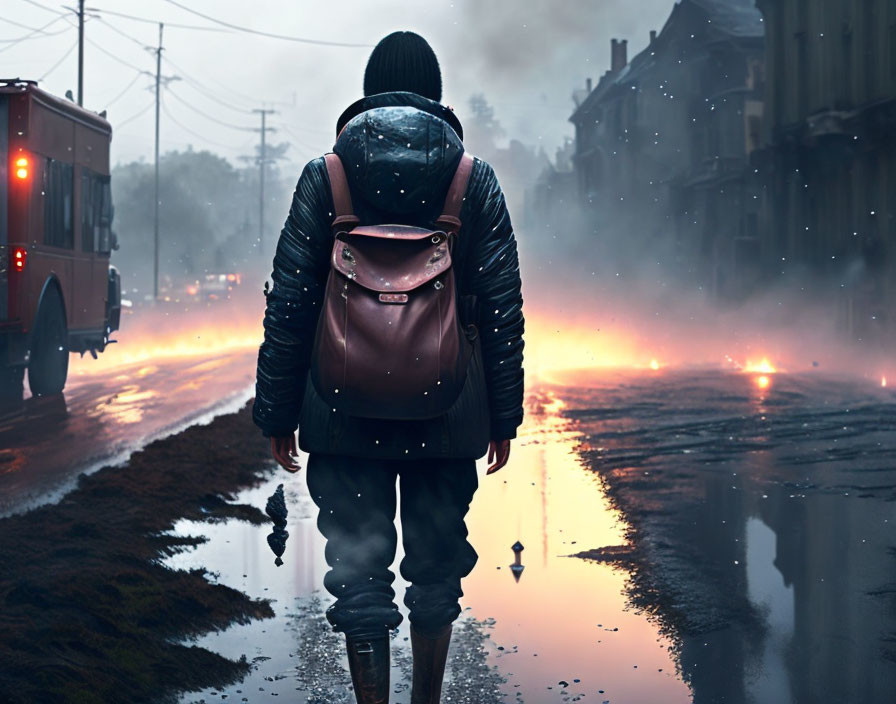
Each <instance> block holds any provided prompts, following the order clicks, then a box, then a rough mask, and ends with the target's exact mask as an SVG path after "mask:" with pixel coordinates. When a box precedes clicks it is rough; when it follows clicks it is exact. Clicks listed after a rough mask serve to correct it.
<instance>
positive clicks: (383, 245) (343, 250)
mask: <svg viewBox="0 0 896 704" xmlns="http://www.w3.org/2000/svg"><path fill="white" fill-rule="evenodd" d="M357 229H359V228H356V229H355V230H354V231H353V232H352V233H350V235H349V236H348V237H339V238H337V240H336V242H335V245H334V247H333V256H332V262H331V264H332V267H333V269H334V270H335V271H337V272H339V273H340V274H342V275H343V276H344V277H346V278H347V279H351V280H352V281H354V282H355V283H357V284H359V285H361V286H363V287H364V288H367V289H369V290H371V291H376V292H378V293H407V292H409V291H413V290H414V289H416V288H419V287H420V286H422V285H423V284H425V283H427V282H428V281H431V280H432V279H434V278H436V277H437V276H439V275H440V274H442V273H444V272H445V271H447V270H448V269H450V267H451V252H450V250H449V248H448V242H447V235H445V233H444V232H438V233H436V232H432V231H429V230H420V229H418V228H405V229H415V230H418V232H417V233H414V234H415V235H416V234H420V235H421V236H420V237H417V238H416V239H411V238H410V237H409V236H408V235H409V234H410V233H406V232H405V233H403V234H404V235H405V238H403V239H389V238H388V237H383V236H380V235H375V236H369V237H362V236H356V235H355V233H356V232H357ZM368 229H371V228H368ZM381 229H383V230H387V229H390V228H388V227H384V228H381ZM396 261H400V262H401V266H400V267H397V266H396Z"/></svg>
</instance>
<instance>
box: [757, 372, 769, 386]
mask: <svg viewBox="0 0 896 704" xmlns="http://www.w3.org/2000/svg"><path fill="white" fill-rule="evenodd" d="M771 383H772V380H771V379H770V378H769V377H767V376H765V375H762V376H760V377H757V378H756V385H757V386H758V387H759V388H760V389H767V388H768V387H769V386H770V385H771Z"/></svg>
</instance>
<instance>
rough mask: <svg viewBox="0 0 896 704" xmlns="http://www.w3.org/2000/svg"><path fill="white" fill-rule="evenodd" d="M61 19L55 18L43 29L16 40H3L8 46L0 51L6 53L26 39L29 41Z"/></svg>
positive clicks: (39, 28)
mask: <svg viewBox="0 0 896 704" xmlns="http://www.w3.org/2000/svg"><path fill="white" fill-rule="evenodd" d="M61 19H63V17H62V16H60V17H57V18H56V19H55V20H50V21H49V22H47V23H46V24H45V25H44V26H43V27H38V28H37V29H35V30H34V31H32V32H29V33H28V34H25V35H22V36H21V37H19V38H18V39H4V40H3V41H4V42H8V44H7V46H4V47H3V48H2V49H0V51H6V50H7V49H12V48H13V47H14V46H16V44H19V43H21V42H23V41H25V40H26V39H31V37H34V35H35V34H40V33H41V32H43V31H44V30H45V29H46V28H47V27H52V26H53V25H54V24H56V23H57V22H58V21H59V20H61ZM64 31H68V30H64ZM54 34H61V32H54ZM43 36H53V34H47V33H44V35H43Z"/></svg>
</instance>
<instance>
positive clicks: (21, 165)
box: [15, 156, 28, 179]
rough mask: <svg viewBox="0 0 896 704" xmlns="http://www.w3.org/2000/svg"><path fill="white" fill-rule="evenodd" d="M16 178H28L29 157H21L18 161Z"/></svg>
mask: <svg viewBox="0 0 896 704" xmlns="http://www.w3.org/2000/svg"><path fill="white" fill-rule="evenodd" d="M15 172H16V178H19V179H26V178H28V157H24V156H20V157H19V158H18V159H16V169H15Z"/></svg>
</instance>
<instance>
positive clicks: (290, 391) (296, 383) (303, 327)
mask: <svg viewBox="0 0 896 704" xmlns="http://www.w3.org/2000/svg"><path fill="white" fill-rule="evenodd" d="M331 211H332V201H331V196H330V183H329V179H328V178H327V174H326V165H325V162H324V159H323V158H322V157H321V158H318V159H314V160H312V161H310V162H308V164H306V165H305V168H304V169H303V171H302V175H301V176H300V177H299V181H298V184H297V185H296V190H295V193H294V194H293V198H292V207H291V208H290V210H289V215H288V217H287V218H286V223H285V224H284V226H283V230H282V231H281V232H280V240H279V242H278V243H277V252H276V255H275V256H274V270H273V273H272V275H271V278H272V280H273V287H272V288H271V289H270V291H269V292H268V293H267V306H266V309H265V315H264V342H262V344H261V348H260V349H259V351H258V369H257V373H256V381H255V403H254V405H253V408H252V417H253V420H254V421H255V424H256V425H257V426H258V427H259V428H261V430H262V432H263V433H264V435H265V436H275V437H282V436H285V435H289V434H291V433H293V432H295V430H296V428H298V424H299V411H300V409H301V403H302V397H303V393H304V387H305V379H306V375H307V372H308V366H309V364H310V359H311V348H312V344H313V341H314V332H315V329H316V327H317V319H318V314H319V312H320V308H321V305H322V301H323V294H324V288H325V286H326V280H327V274H328V271H329V256H330V251H331V249H332V236H331V234H330V221H331V219H332V214H331Z"/></svg>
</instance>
